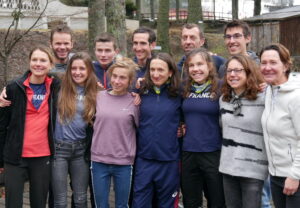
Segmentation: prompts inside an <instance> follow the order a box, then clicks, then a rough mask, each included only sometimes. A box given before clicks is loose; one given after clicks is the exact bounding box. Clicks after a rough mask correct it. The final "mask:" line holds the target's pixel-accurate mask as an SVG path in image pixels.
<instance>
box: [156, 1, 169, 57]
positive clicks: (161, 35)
mask: <svg viewBox="0 0 300 208" xmlns="http://www.w3.org/2000/svg"><path fill="white" fill-rule="evenodd" d="M169 7H170V1H169V0H160V1H159V10H158V19H157V40H158V41H157V44H158V45H159V46H161V48H162V51H163V52H167V53H169Z"/></svg>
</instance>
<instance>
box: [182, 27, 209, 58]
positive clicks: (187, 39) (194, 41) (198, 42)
mask: <svg viewBox="0 0 300 208" xmlns="http://www.w3.org/2000/svg"><path fill="white" fill-rule="evenodd" d="M203 44H204V38H201V37H200V31H199V29H198V28H197V27H193V28H191V29H188V28H183V29H182V33H181V47H182V49H183V50H184V52H185V53H188V52H189V51H191V50H193V49H195V48H200V47H201V46H202V45H203Z"/></svg>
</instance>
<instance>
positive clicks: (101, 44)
mask: <svg viewBox="0 0 300 208" xmlns="http://www.w3.org/2000/svg"><path fill="white" fill-rule="evenodd" d="M118 53H119V49H118V48H117V44H116V40H115V38H114V37H113V36H112V35H111V34H109V33H102V34H100V35H99V36H97V37H96V39H95V56H96V59H97V61H94V62H93V64H94V68H95V73H96V75H97V77H98V80H99V82H100V83H99V85H100V86H101V87H103V88H104V89H108V88H110V83H109V79H108V76H107V69H108V68H109V67H110V66H111V65H112V63H113V61H114V59H115V57H116V56H117V54H118Z"/></svg>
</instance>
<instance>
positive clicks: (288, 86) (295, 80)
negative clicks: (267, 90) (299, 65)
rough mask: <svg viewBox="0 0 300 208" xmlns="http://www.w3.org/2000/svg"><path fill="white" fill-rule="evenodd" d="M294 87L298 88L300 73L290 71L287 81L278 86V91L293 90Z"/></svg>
mask: <svg viewBox="0 0 300 208" xmlns="http://www.w3.org/2000/svg"><path fill="white" fill-rule="evenodd" d="M295 89H300V73H299V72H292V73H290V75H289V79H288V81H287V82H285V83H283V84H282V85H280V86H279V91H282V92H284V91H293V90H295Z"/></svg>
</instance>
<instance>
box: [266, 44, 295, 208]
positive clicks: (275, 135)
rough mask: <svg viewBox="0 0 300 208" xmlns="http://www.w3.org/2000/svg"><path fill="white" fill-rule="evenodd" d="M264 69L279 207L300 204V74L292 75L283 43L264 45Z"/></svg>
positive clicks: (273, 188) (274, 187) (272, 169)
mask: <svg viewBox="0 0 300 208" xmlns="http://www.w3.org/2000/svg"><path fill="white" fill-rule="evenodd" d="M260 59H261V67H260V68H261V72H262V74H263V76H264V78H265V80H266V82H267V83H268V84H269V86H268V88H267V91H266V102H265V110H264V113H263V116H262V127H263V130H264V139H265V144H266V150H267V155H268V161H269V172H270V175H271V191H272V197H273V201H274V205H275V207H276V208H277V207H278V208H292V207H293V208H294V207H299V204H300V186H299V180H300V125H299V123H300V120H299V119H300V111H299V109H300V77H299V74H297V73H293V74H290V70H291V66H292V61H291V56H290V53H289V51H288V49H286V48H285V47H284V46H283V45H281V44H274V45H270V46H267V47H265V48H264V49H263V50H262V52H261V53H260Z"/></svg>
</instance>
